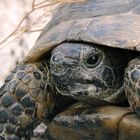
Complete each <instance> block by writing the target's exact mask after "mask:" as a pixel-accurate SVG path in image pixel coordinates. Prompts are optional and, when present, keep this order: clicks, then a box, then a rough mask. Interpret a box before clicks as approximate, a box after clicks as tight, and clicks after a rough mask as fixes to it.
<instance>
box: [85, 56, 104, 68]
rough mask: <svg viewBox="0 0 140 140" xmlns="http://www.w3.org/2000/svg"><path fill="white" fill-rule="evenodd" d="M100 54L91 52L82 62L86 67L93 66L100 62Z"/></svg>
mask: <svg viewBox="0 0 140 140" xmlns="http://www.w3.org/2000/svg"><path fill="white" fill-rule="evenodd" d="M101 58H102V57H101V55H100V54H92V55H90V56H89V57H87V59H86V60H85V62H84V64H85V66H86V67H87V68H94V67H96V66H97V65H99V64H100V62H101Z"/></svg>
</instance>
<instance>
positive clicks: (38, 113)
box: [0, 62, 54, 140]
mask: <svg viewBox="0 0 140 140" xmlns="http://www.w3.org/2000/svg"><path fill="white" fill-rule="evenodd" d="M48 82H49V75H48V69H47V65H46V63H43V62H42V63H41V62H39V63H34V64H20V65H18V66H17V67H16V68H15V69H14V70H13V71H12V72H11V74H10V75H9V76H8V77H7V78H6V80H5V84H4V86H3V87H2V88H1V89H0V96H1V98H0V140H5V139H6V140H20V139H21V138H25V139H30V135H31V134H30V132H31V130H33V127H34V125H35V123H38V119H40V120H41V119H42V118H43V116H44V113H46V112H45V110H46V107H47V106H49V110H47V111H49V112H51V107H52V108H53V107H54V104H53V103H52V104H51V97H49V103H48V102H47V101H46V100H47V98H48V97H47V96H49V95H50V94H47V92H46V91H48V90H47V88H48V85H47V83H48ZM47 113H48V112H47Z"/></svg>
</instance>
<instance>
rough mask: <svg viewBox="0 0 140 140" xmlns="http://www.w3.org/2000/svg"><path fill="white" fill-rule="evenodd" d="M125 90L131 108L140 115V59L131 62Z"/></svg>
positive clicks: (125, 79)
mask: <svg viewBox="0 0 140 140" xmlns="http://www.w3.org/2000/svg"><path fill="white" fill-rule="evenodd" d="M124 88H125V93H126V97H127V99H128V102H129V104H130V107H131V108H132V109H133V110H134V111H135V112H137V113H138V114H139V115H140V57H137V58H135V59H133V60H132V61H130V62H129V64H128V67H127V68H126V70H125V75H124Z"/></svg>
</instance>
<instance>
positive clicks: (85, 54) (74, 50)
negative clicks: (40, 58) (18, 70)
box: [50, 43, 127, 100]
mask: <svg viewBox="0 0 140 140" xmlns="http://www.w3.org/2000/svg"><path fill="white" fill-rule="evenodd" d="M124 55H125V53H123V51H122V50H120V49H115V50H114V49H111V48H106V47H105V48H104V47H103V46H99V45H98V46H95V45H93V44H81V43H63V44H61V45H59V46H58V47H56V48H55V49H54V50H53V52H52V56H51V59H50V71H51V75H52V79H53V82H54V83H55V87H56V89H57V91H58V92H59V93H60V94H63V95H70V96H73V97H74V98H77V99H80V100H87V98H89V99H98V100H105V99H106V98H108V97H109V96H110V95H112V94H113V92H115V91H116V90H118V89H119V88H120V87H121V86H122V84H123V75H124V68H125V67H126V65H127V59H124V58H125V56H124Z"/></svg>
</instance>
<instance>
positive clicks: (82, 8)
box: [24, 0, 140, 62]
mask: <svg viewBox="0 0 140 140" xmlns="http://www.w3.org/2000/svg"><path fill="white" fill-rule="evenodd" d="M139 23H140V0H125V1H124V0H107V1H106V0H86V1H83V2H81V1H80V2H77V3H63V4H62V5H60V6H59V8H58V9H57V10H56V13H55V14H54V16H53V18H52V20H51V21H50V22H49V23H48V24H47V26H46V27H45V28H44V30H43V32H42V33H41V35H40V36H39V38H38V40H37V42H36V43H35V46H34V47H33V48H32V50H31V51H30V52H29V54H28V55H27V57H26V58H25V59H24V62H33V61H36V60H38V59H39V58H40V57H41V56H42V55H43V54H44V53H46V52H48V51H50V50H52V49H53V48H54V47H55V46H56V45H58V44H60V43H62V42H71V41H84V42H90V43H95V44H101V45H104V46H110V47H116V48H123V49H130V50H137V51H140V25H139Z"/></svg>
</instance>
